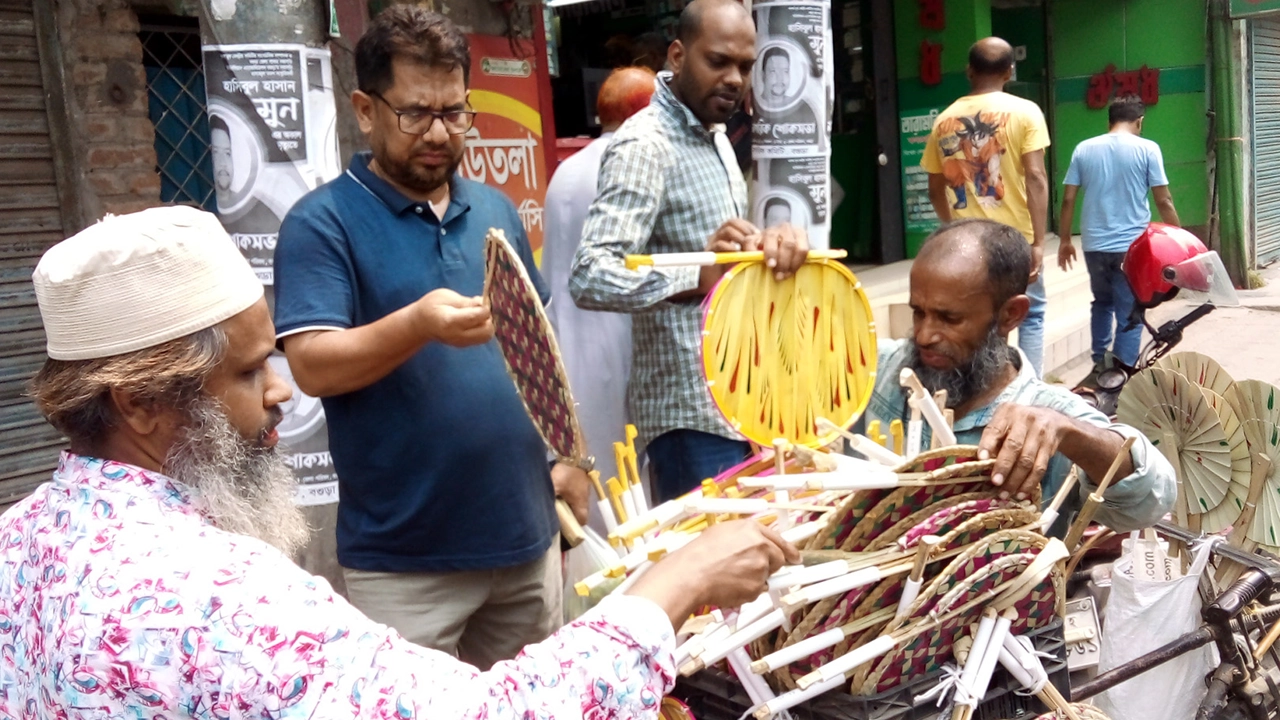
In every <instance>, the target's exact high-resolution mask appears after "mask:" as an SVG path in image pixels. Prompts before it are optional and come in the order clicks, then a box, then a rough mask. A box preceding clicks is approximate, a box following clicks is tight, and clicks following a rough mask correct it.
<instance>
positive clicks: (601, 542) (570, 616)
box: [564, 526, 622, 624]
mask: <svg viewBox="0 0 1280 720" xmlns="http://www.w3.org/2000/svg"><path fill="white" fill-rule="evenodd" d="M582 532H583V534H584V535H586V539H585V540H583V541H582V544H581V545H579V546H578V547H576V548H572V549H571V550H569V552H567V553H565V559H564V621H565V623H566V624H568V623H570V622H573V621H574V620H576V619H577V618H578V616H580V615H582V614H583V613H585V612H586V611H588V610H590V609H591V608H593V607H595V606H596V603H598V602H600V600H601V599H602V598H604V596H605V595H608V594H609V593H610V592H612V591H613V589H614V588H615V587H617V586H618V584H619V583H620V582H622V578H619V579H617V580H609V581H607V582H605V583H604V584H603V585H601V586H600V587H598V588H596V589H595V591H593V592H592V593H591V595H590V596H588V597H582V596H581V595H579V594H578V592H577V590H575V589H574V586H575V585H577V584H578V583H579V582H581V581H582V580H583V579H585V578H586V577H587V576H588V575H590V574H592V573H594V572H597V571H600V570H603V569H605V568H607V567H609V566H610V565H613V564H614V563H616V562H618V553H616V552H614V550H613V548H611V547H609V543H608V542H606V541H605V539H604V538H602V537H600V533H597V532H596V531H595V530H593V529H591V527H590V526H584V527H583V528H582Z"/></svg>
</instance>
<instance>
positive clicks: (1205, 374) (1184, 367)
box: [1156, 352, 1233, 395]
mask: <svg viewBox="0 0 1280 720" xmlns="http://www.w3.org/2000/svg"><path fill="white" fill-rule="evenodd" d="M1156 367H1162V368H1164V369H1166V370H1173V371H1174V372H1176V373H1178V374H1179V375H1181V376H1183V377H1185V378H1186V379H1188V380H1190V381H1191V382H1193V383H1195V384H1196V385H1199V386H1200V387H1202V388H1207V389H1209V390H1212V391H1213V392H1215V393H1217V394H1219V395H1226V394H1227V389H1228V388H1230V387H1231V384H1232V382H1233V381H1232V379H1231V376H1230V375H1228V374H1227V371H1226V370H1224V369H1222V366H1221V365H1219V364H1218V361H1217V360H1214V359H1213V358H1211V357H1209V356H1208V355H1205V354H1203V353H1198V352H1176V353H1173V354H1172V355H1166V356H1164V357H1162V358H1160V359H1159V360H1157V361H1156Z"/></svg>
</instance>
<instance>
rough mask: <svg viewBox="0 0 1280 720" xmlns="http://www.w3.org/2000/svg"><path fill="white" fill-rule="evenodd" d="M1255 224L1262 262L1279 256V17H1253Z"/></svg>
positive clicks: (1251, 21)
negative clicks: (1262, 18)
mask: <svg viewBox="0 0 1280 720" xmlns="http://www.w3.org/2000/svg"><path fill="white" fill-rule="evenodd" d="M1249 25H1250V26H1251V32H1250V35H1251V37H1252V46H1253V51H1252V56H1253V83H1252V86H1253V188H1254V190H1253V227H1254V233H1253V237H1254V251H1255V254H1256V257H1257V262H1258V264H1259V265H1265V264H1267V263H1270V262H1272V261H1274V260H1276V259H1277V258H1280V19H1265V20H1250V21H1249Z"/></svg>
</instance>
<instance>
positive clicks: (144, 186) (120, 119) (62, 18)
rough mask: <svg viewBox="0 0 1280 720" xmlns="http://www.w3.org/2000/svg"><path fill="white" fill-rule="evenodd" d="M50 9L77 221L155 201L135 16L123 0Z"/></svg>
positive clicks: (71, 1) (151, 134) (81, 1)
mask: <svg viewBox="0 0 1280 720" xmlns="http://www.w3.org/2000/svg"><path fill="white" fill-rule="evenodd" d="M57 12H58V18H57V19H58V34H59V39H60V41H61V43H60V44H61V46H62V52H63V56H64V57H63V68H64V74H65V78H64V82H65V84H66V90H67V103H68V106H69V107H68V111H69V112H68V116H69V118H70V125H71V127H70V130H71V132H70V136H71V138H72V139H73V145H74V147H72V148H71V149H70V150H71V159H72V162H73V165H74V166H75V175H76V176H77V183H78V190H79V195H80V197H81V201H82V203H83V206H84V214H85V216H86V217H85V220H86V221H87V222H93V221H95V220H97V219H99V218H101V217H102V215H103V214H105V213H127V212H134V211H136V210H141V209H144V208H148V207H152V206H155V205H159V204H160V178H159V176H158V175H157V174H156V170H155V167H156V153H155V145H154V143H155V128H154V126H152V124H151V120H150V118H149V117H148V115H147V82H146V74H145V71H144V70H143V67H142V43H141V41H139V39H138V17H137V14H136V13H134V11H133V10H132V9H131V8H130V7H129V3H128V2H126V0H61V2H59V3H58V10H57Z"/></svg>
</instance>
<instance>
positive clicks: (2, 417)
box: [0, 0, 63, 505]
mask: <svg viewBox="0 0 1280 720" xmlns="http://www.w3.org/2000/svg"><path fill="white" fill-rule="evenodd" d="M31 3H32V0H0V505H2V504H6V503H10V502H13V501H14V500H17V499H19V498H21V497H22V496H24V495H26V494H27V493H28V492H30V491H31V489H32V488H34V487H35V486H36V485H38V484H40V483H42V482H45V481H46V480H48V479H49V474H50V472H51V471H52V470H53V468H54V466H55V465H56V463H57V458H58V450H59V448H60V447H61V445H62V443H63V440H62V438H61V437H60V436H59V434H58V432H57V431H55V430H54V429H53V428H52V427H50V426H49V425H48V423H46V422H45V421H44V419H43V418H42V417H41V416H40V413H39V412H38V411H37V410H36V408H35V406H33V405H32V404H31V402H30V401H29V400H28V399H27V398H26V395H25V393H26V383H27V381H28V380H29V379H30V378H31V375H32V374H33V373H34V372H35V371H36V370H37V369H38V368H39V367H40V364H41V363H43V362H44V357H45V356H44V331H43V329H42V328H41V325H40V313H39V310H38V309H37V307H36V298H35V290H34V289H33V288H32V286H31V272H32V270H33V269H34V268H35V265H36V261H37V260H39V258H40V254H41V253H43V252H44V251H45V249H46V248H48V247H49V246H50V245H52V244H53V243H55V242H57V241H59V240H61V239H62V237H63V234H62V233H63V228H62V220H61V212H60V206H59V202H58V186H57V181H56V176H55V171H54V154H53V147H52V143H51V141H50V138H49V119H48V115H47V112H46V107H45V92H44V87H43V83H42V75H41V69H40V54H39V48H38V45H37V41H36V31H35V19H34V17H33V16H32V5H31Z"/></svg>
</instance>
